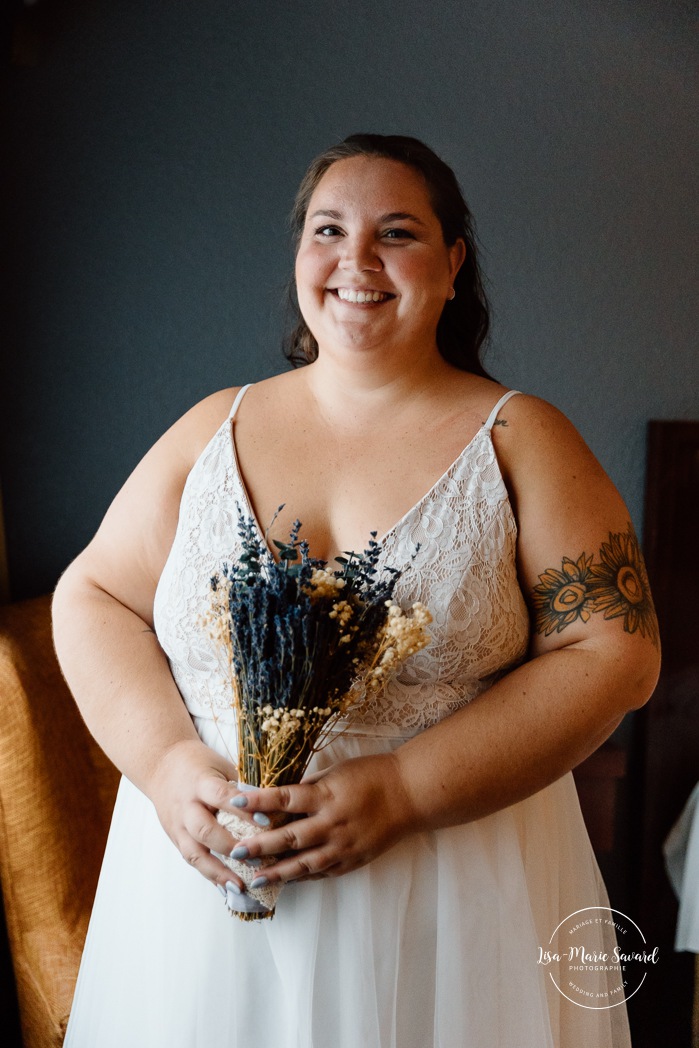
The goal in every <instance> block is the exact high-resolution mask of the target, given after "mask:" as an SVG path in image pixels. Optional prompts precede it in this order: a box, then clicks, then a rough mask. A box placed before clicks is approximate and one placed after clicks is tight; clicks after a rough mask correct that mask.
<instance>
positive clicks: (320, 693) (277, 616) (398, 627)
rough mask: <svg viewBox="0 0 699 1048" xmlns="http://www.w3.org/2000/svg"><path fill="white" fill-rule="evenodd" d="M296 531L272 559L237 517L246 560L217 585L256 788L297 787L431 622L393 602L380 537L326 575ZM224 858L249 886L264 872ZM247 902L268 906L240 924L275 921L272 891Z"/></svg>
mask: <svg viewBox="0 0 699 1048" xmlns="http://www.w3.org/2000/svg"><path fill="white" fill-rule="evenodd" d="M281 508H282V507H280V509H281ZM277 512H279V511H277ZM270 526H271V525H270ZM300 530H301V523H300V521H296V522H295V524H294V525H293V528H292V530H291V534H290V535H289V541H288V542H278V541H275V543H274V545H275V547H276V549H277V552H278V559H277V558H276V557H274V556H273V555H272V553H271V552H270V550H269V548H268V547H267V545H266V544H265V543H264V542H263V541H262V538H261V536H260V533H259V531H258V528H257V525H256V523H255V521H254V520H253V519H251V518H250V517H245V516H244V515H243V514H241V513H239V516H238V533H239V536H240V546H241V553H240V555H239V557H238V559H237V561H236V562H235V563H231V564H228V563H226V564H223V565H222V567H221V570H220V572H219V574H218V575H216V576H215V577H214V578H213V579H212V580H211V588H212V607H211V611H210V613H209V615H208V616H207V625H208V627H209V629H210V630H211V632H212V633H213V635H214V637H215V638H216V640H217V641H218V642H220V644H221V645H223V647H224V649H225V651H226V652H227V657H228V665H229V671H230V672H229V680H230V688H231V705H232V706H233V709H234V713H235V722H236V733H237V743H238V758H237V764H238V778H239V783H240V784H241V785H242V784H245V785H247V786H250V787H263V786H282V785H288V784H292V783H298V782H300V781H301V778H302V777H303V774H304V772H305V771H306V768H307V767H308V763H309V761H310V759H311V757H312V756H313V754H314V753H315V752H317V750H319V749H320V748H321V747H322V746H323V745H324V744H325V742H326V741H327V740H328V738H329V736H330V734H331V732H335V733H337V731H339V730H341V726H340V725H339V724H338V722H339V721H340V720H343V719H346V718H347V717H348V715H350V714H351V713H352V712H354V711H355V710H357V709H359V708H360V707H362V706H363V705H364V704H365V703H367V702H368V701H370V700H371V699H372V698H374V697H375V696H376V693H377V692H378V691H379V690H380V689H381V688H383V686H384V685H385V682H386V681H387V680H388V679H389V678H390V677H391V676H392V675H393V674H394V673H395V672H396V670H397V669H398V668H399V667H400V665H401V664H402V663H403V662H404V661H405V659H407V658H408V657H409V656H410V655H413V654H414V653H415V652H417V651H419V650H420V649H421V648H424V647H425V646H426V645H427V644H428V643H429V634H428V632H427V626H428V624H429V623H430V622H431V615H430V613H429V611H428V610H427V608H425V607H424V606H423V605H422V604H420V603H415V604H413V605H412V607H411V608H410V609H409V610H408V611H407V612H406V611H404V610H403V609H402V608H400V607H399V606H398V604H396V602H395V601H394V599H393V592H394V588H395V585H396V582H397V580H398V578H399V577H400V571H398V570H397V569H395V568H392V567H379V557H380V554H381V546H380V544H379V543H378V542H377V541H376V533H375V532H373V533H372V534H371V538H370V541H369V544H368V546H367V548H366V549H365V550H364V552H363V553H361V554H355V553H347V554H346V555H345V556H342V557H338V558H336V559H337V563H338V568H337V569H336V570H331V569H329V568H328V564H327V562H326V561H322V560H318V559H316V558H313V557H311V556H310V555H309V551H308V545H307V543H306V542H305V541H304V540H302V539H300V538H299V533H300ZM218 818H219V821H220V822H221V823H222V824H223V825H226V827H227V828H228V829H229V830H230V831H231V832H232V833H233V834H234V835H235V836H237V837H240V838H242V837H244V836H246V835H249V834H250V833H254V832H259V830H258V828H257V827H254V826H253V827H252V828H251V824H250V823H248V822H247V821H245V820H242V819H239V818H238V817H237V816H236V815H233V814H232V813H223V812H220V813H219V815H218ZM233 820H236V821H233ZM224 861H225V862H226V863H227V865H229V867H230V868H231V869H235V870H236V872H237V873H239V874H240V875H241V876H242V877H243V880H245V882H246V884H249V883H250V881H251V880H252V879H253V878H254V877H255V876H257V874H258V871H252V870H250V869H249V868H248V867H246V866H245V865H244V864H242V863H235V860H229V859H224ZM241 871H242V872H241ZM248 894H249V895H251V896H253V897H257V898H258V901H259V902H260V904H261V906H263V907H265V909H264V910H263V911H262V912H255V913H250V912H245V913H240V912H238V911H236V912H238V916H240V917H242V918H243V919H244V920H258V919H260V918H261V917H271V916H272V915H273V913H274V906H275V904H276V898H273V897H272V893H269V892H267V889H266V888H265V889H259V890H257V889H252V890H251V891H249V892H248ZM263 894H264V898H262V895H263Z"/></svg>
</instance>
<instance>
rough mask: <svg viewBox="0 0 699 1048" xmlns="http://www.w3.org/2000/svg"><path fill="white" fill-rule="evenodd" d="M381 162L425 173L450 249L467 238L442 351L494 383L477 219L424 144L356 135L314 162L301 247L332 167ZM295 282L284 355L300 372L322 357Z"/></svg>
mask: <svg viewBox="0 0 699 1048" xmlns="http://www.w3.org/2000/svg"><path fill="white" fill-rule="evenodd" d="M356 156H369V157H381V158H382V159H385V160H397V161H399V162H400V163H401V164H406V165H407V166H408V167H411V168H413V170H415V171H417V172H419V174H421V175H422V177H423V178H424V179H425V182H426V183H427V190H428V192H429V195H430V201H431V203H432V207H433V209H434V213H435V215H436V216H437V218H438V219H439V222H440V225H441V227H442V235H443V236H444V242H445V244H447V245H448V246H449V247H451V245H452V244H455V243H456V241H457V240H458V239H459V237H461V238H462V239H463V240H464V242H465V244H466V258H465V259H464V263H463V265H462V266H461V269H460V270H459V272H458V273H457V275H456V279H455V281H454V290H455V292H456V295H455V297H454V298H453V299H451V300H449V301H447V302H446V303H445V305H444V310H443V312H442V316H441V317H440V320H439V324H438V325H437V346H438V348H439V351H440V353H441V354H442V356H443V357H444V359H445V360H447V361H448V362H449V363H450V364H453V365H454V367H457V368H461V369H462V370H463V371H470V372H472V373H473V374H475V375H484V376H485V377H489V376H488V373H487V372H486V371H485V369H484V368H483V365H482V364H481V361H480V350H481V348H482V346H483V344H484V342H485V341H486V338H487V335H488V328H489V327H490V311H489V307H488V301H487V298H486V295H485V290H484V288H483V278H482V276H481V271H480V268H479V265H478V251H477V247H476V233H475V229H474V224H473V216H472V215H471V212H470V211H469V209H468V206H467V204H466V201H465V200H464V198H463V194H462V192H461V188H460V186H459V183H458V182H457V180H456V176H455V175H454V172H453V171H452V169H451V168H450V167H449V166H448V165H447V164H445V163H444V161H443V160H441V159H440V158H439V157H438V156H437V154H436V153H434V152H433V151H432V150H431V149H430V148H429V147H428V146H426V145H425V144H424V143H423V142H420V141H419V139H417V138H410V137H408V136H407V135H368V134H357V135H350V136H349V138H345V139H344V141H343V142H340V143H339V144H338V145H336V146H331V148H330V149H326V151H325V152H324V153H321V154H320V156H317V157H316V158H315V160H313V161H312V162H311V165H310V167H309V168H308V170H307V171H306V174H305V175H304V177H303V179H302V181H301V185H300V186H299V189H298V193H297V194H296V200H295V201H294V206H293V209H292V212H291V228H292V231H293V234H294V239H295V244H296V246H297V247H298V243H299V241H300V239H301V235H302V233H303V228H304V224H305V221H306V213H307V211H308V205H309V203H310V200H311V197H312V196H313V193H314V192H315V189H316V186H317V185H318V183H319V182H320V180H321V178H322V177H323V175H324V174H325V172H326V171H327V170H328V168H329V167H331V166H332V164H334V163H336V162H337V161H338V160H347V159H349V158H350V157H356ZM294 291H295V281H294V279H293V278H292V280H291V282H290V284H289V304H290V308H291V311H292V313H293V317H294V320H293V323H294V328H293V330H292V331H291V334H290V335H289V336H288V337H287V338H286V339H285V342H284V353H285V356H286V357H287V359H288V360H289V361H290V362H291V363H292V364H293V365H294V367H301V366H303V365H304V364H310V363H311V362H312V361H313V360H315V359H316V357H317V356H318V343H317V342H316V340H315V338H314V337H313V335H312V333H311V331H310V329H309V328H308V325H307V324H306V322H305V320H304V319H303V317H302V315H301V313H300V310H299V308H298V304H297V302H296V297H295V294H294Z"/></svg>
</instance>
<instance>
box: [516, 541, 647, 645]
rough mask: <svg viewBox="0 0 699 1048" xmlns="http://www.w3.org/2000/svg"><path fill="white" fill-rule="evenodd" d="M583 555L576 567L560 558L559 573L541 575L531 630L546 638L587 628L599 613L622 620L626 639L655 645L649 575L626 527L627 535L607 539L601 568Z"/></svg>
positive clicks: (550, 569) (637, 547) (535, 592)
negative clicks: (632, 636) (574, 626)
mask: <svg viewBox="0 0 699 1048" xmlns="http://www.w3.org/2000/svg"><path fill="white" fill-rule="evenodd" d="M593 560H594V557H593V555H592V554H590V556H589V557H588V556H587V555H586V554H585V553H582V554H581V555H580V556H579V557H578V559H577V560H576V561H573V560H570V559H569V558H568V557H564V558H563V562H562V564H561V570H560V571H558V570H557V569H556V568H548V569H547V570H546V571H545V572H544V573H543V574H542V575H539V585H538V586H535V587H534V589H533V593H532V605H533V609H534V628H535V630H536V632H537V633H543V634H544V636H546V637H548V636H549V635H550V634H551V633H553V632H554V630H555V632H556V633H560V632H561V631H562V630H564V629H565V628H566V626H570V624H571V623H572V622H575V621H577V620H580V621H581V622H587V621H588V619H589V618H590V615H592V614H595V613H596V612H602V613H603V614H604V617H605V619H618V618H621V619H623V625H624V629H625V631H626V632H627V633H636V632H637V631H638V632H639V633H640V634H641V636H642V637H648V638H649V639H650V640H651V641H652V642H653V643H654V644H655V645H657V644H658V640H659V637H658V621H657V619H656V617H655V608H654V607H653V599H652V597H651V595H650V586H649V584H648V574H647V572H646V566H645V564H644V563H643V556H642V554H641V549H640V546H639V545H638V539H637V538H636V536H635V534H634V532H633V528H632V527H631V524H630V523H629V524H628V526H627V529H626V531H625V532H623V531H620V532H616V533H612V532H610V533H609V541H608V542H603V543H602V547H601V549H600V552H599V563H597V564H595V563H593Z"/></svg>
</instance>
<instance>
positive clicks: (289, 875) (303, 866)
mask: <svg viewBox="0 0 699 1048" xmlns="http://www.w3.org/2000/svg"><path fill="white" fill-rule="evenodd" d="M344 869H345V868H344V866H343V864H342V863H339V862H338V861H337V853H336V852H335V851H334V850H333V851H332V852H330V851H327V850H324V849H323V848H314V849H311V850H309V851H304V852H299V853H298V854H296V855H292V856H289V857H287V858H285V859H280V860H279V861H278V862H276V863H275V864H274V865H273V866H265V867H264V870H263V871H262V873H261V875H260V876H259V877H258V878H257V879H256V880H254V881H253V882H252V883H253V886H254V887H256V888H258V887H262V886H263V883H269V884H273V883H276V882H278V881H280V882H281V883H283V884H288V883H289V882H291V881H303V880H311V879H314V880H317V879H319V878H320V877H323V876H326V875H327V876H329V875H330V871H331V870H333V871H334V872H333V874H332V876H337V875H338V874H339V873H340V872H344Z"/></svg>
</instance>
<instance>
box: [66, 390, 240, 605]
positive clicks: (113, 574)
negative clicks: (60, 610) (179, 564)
mask: <svg viewBox="0 0 699 1048" xmlns="http://www.w3.org/2000/svg"><path fill="white" fill-rule="evenodd" d="M234 393H235V390H221V391H220V392H218V393H214V394H213V395H212V396H210V397H207V398H206V399H205V400H203V401H201V402H200V403H199V404H197V405H195V407H193V408H192V409H191V410H190V411H188V412H187V414H186V415H183V416H182V418H181V419H179V420H178V421H177V422H176V423H175V424H174V425H173V426H171V427H170V429H169V430H167V432H166V433H165V434H164V435H163V436H162V437H161V438H160V439H159V440H158V441H157V443H156V444H154V445H153V447H152V448H151V449H150V451H148V452H147V454H146V455H145V456H144V458H143V459H142V460H141V462H140V463H139V464H138V466H137V467H136V468H135V470H134V471H133V473H132V474H131V475H130V476H129V478H128V479H127V481H126V483H125V484H124V486H123V487H122V488H121V490H120V491H119V492H118V494H117V495H116V497H115V498H114V501H113V502H112V504H111V505H110V507H109V509H108V510H107V513H106V515H105V517H104V520H103V521H102V523H101V525H100V527H99V529H98V531H97V533H96V535H95V537H94V538H93V539H92V541H91V542H90V544H89V545H88V546H87V548H86V549H85V550H84V551H83V552H82V553H81V554H80V555H79V557H78V558H77V559H76V560H75V561H74V562H73V564H71V566H70V567H69V568H68V570H67V572H66V578H67V579H69V578H72V579H73V580H74V581H75V582H78V583H82V582H87V583H88V584H90V585H92V586H95V587H97V588H98V589H99V590H102V591H104V592H106V593H108V594H109V595H110V596H111V597H114V598H116V599H117V600H118V601H119V602H120V603H121V604H123V605H125V606H126V607H128V608H130V609H131V610H132V611H134V612H135V613H136V614H137V615H139V616H140V617H141V618H142V619H143V620H144V622H147V623H149V624H152V616H153V598H154V596H155V589H156V586H157V584H158V579H159V578H160V575H161V573H162V570H163V567H164V565H165V561H166V559H167V556H168V553H169V551H170V548H171V546H172V542H173V539H174V537H175V531H176V529H177V521H178V518H179V508H180V500H181V497H182V491H183V489H184V485H185V482H186V480H187V476H188V475H189V472H190V470H191V468H192V466H193V465H194V463H195V461H196V459H197V458H198V456H199V454H200V453H201V452H202V451H203V449H204V448H205V446H206V444H207V443H208V441H209V440H210V439H211V437H212V436H213V435H214V433H215V432H216V430H217V429H218V428H219V427H220V426H221V424H222V422H223V421H224V420H225V418H226V417H227V415H228V412H229V410H230V406H231V403H232V400H233V395H234Z"/></svg>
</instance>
